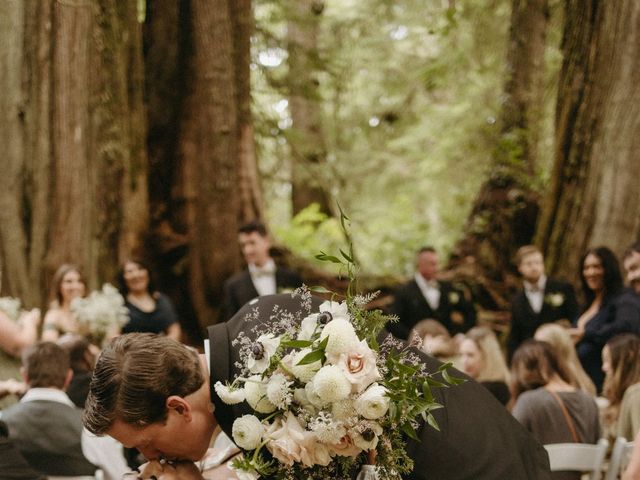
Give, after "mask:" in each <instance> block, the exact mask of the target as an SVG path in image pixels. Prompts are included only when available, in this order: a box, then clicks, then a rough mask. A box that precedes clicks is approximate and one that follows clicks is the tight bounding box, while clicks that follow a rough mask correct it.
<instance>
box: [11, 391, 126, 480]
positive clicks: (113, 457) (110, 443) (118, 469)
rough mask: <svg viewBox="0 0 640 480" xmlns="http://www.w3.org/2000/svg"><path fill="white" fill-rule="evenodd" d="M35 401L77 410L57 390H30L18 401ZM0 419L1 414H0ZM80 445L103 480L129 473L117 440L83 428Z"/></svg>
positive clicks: (112, 479)
mask: <svg viewBox="0 0 640 480" xmlns="http://www.w3.org/2000/svg"><path fill="white" fill-rule="evenodd" d="M36 400H45V401H47V402H58V403H62V404H64V405H68V406H70V407H72V408H74V409H75V408H77V407H76V406H75V404H74V403H73V402H72V401H71V399H70V398H69V397H68V396H67V394H66V393H65V392H63V391H62V390H58V389H57V388H30V389H29V390H27V393H25V394H24V396H23V397H22V398H21V399H20V403H23V402H33V401H36ZM1 417H2V412H0V418H1ZM80 444H81V446H82V454H83V455H84V456H85V458H86V459H87V460H89V461H90V462H91V463H93V464H94V465H95V466H96V467H98V468H99V469H100V470H102V472H103V474H104V480H120V479H121V478H122V476H123V475H124V474H125V473H126V472H128V471H129V467H128V466H127V462H126V461H125V459H124V455H123V450H122V444H121V443H120V442H118V441H117V440H115V439H113V438H111V437H109V436H107V435H105V436H103V437H98V436H96V435H94V434H93V433H91V432H90V431H89V430H87V429H86V428H83V429H82V437H81V439H80Z"/></svg>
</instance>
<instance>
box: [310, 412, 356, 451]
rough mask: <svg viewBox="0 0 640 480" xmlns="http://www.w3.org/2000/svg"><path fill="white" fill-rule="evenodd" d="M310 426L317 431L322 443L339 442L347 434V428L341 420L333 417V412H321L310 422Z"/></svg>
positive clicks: (313, 430)
mask: <svg viewBox="0 0 640 480" xmlns="http://www.w3.org/2000/svg"><path fill="white" fill-rule="evenodd" d="M309 428H310V429H311V431H312V432H315V434H316V436H317V437H318V440H319V441H321V442H322V443H326V444H333V443H339V442H340V439H341V438H342V437H344V436H345V435H346V434H347V429H346V428H345V426H344V424H343V423H342V422H340V421H336V420H334V419H333V418H332V416H331V414H328V413H324V412H322V413H320V415H318V416H317V417H316V418H315V419H313V420H312V421H311V422H310V423H309Z"/></svg>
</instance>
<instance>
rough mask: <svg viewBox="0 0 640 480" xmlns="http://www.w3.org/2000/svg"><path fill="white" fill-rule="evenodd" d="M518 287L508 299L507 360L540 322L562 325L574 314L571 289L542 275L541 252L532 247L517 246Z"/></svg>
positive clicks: (530, 336) (563, 283)
mask: <svg viewBox="0 0 640 480" xmlns="http://www.w3.org/2000/svg"><path fill="white" fill-rule="evenodd" d="M516 262H517V264H518V271H519V272H520V274H521V275H522V283H523V286H522V288H521V289H520V290H519V291H518V293H516V294H515V296H514V297H513V298H512V299H511V330H510V332H509V340H508V341H507V353H508V357H509V358H511V356H512V355H513V352H515V350H516V348H518V345H520V344H521V343H522V342H523V341H525V340H527V339H528V338H532V337H533V334H534V332H535V331H536V328H538V327H539V326H540V325H542V324H544V323H550V322H558V321H564V322H565V323H566V326H569V325H570V324H571V322H572V321H573V320H574V319H575V318H576V316H577V315H578V302H577V301H576V296H575V293H574V291H573V287H572V286H571V285H570V284H569V283H567V282H563V281H560V280H557V279H554V278H547V276H546V275H545V273H544V258H543V257H542V252H541V251H540V250H539V249H538V247H535V246H533V245H525V246H524V247H520V249H518V252H517V253H516Z"/></svg>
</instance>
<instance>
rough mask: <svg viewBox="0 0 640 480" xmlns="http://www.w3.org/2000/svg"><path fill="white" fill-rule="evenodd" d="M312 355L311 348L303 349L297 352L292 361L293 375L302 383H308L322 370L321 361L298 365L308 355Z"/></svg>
mask: <svg viewBox="0 0 640 480" xmlns="http://www.w3.org/2000/svg"><path fill="white" fill-rule="evenodd" d="M308 353H311V349H310V348H303V349H302V350H300V351H299V352H296V353H295V355H294V356H293V358H292V360H291V373H293V374H294V375H295V377H296V378H297V379H298V380H300V381H301V382H302V383H308V382H309V381H310V380H311V379H312V378H313V376H314V375H315V374H316V373H317V372H318V370H320V367H322V363H321V362H320V360H318V361H315V362H313V363H308V364H306V365H298V363H299V362H300V361H301V360H302V359H303V358H304V357H305V356H306V355H307V354H308Z"/></svg>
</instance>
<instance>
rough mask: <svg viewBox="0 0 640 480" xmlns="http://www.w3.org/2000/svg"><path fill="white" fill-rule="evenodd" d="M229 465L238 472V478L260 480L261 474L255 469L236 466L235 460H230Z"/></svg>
mask: <svg viewBox="0 0 640 480" xmlns="http://www.w3.org/2000/svg"><path fill="white" fill-rule="evenodd" d="M227 466H228V467H229V468H230V469H231V470H233V473H235V474H236V477H238V480H258V479H259V478H260V475H259V474H258V472H256V471H255V470H242V469H240V468H235V467H234V466H233V462H228V463H227Z"/></svg>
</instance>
